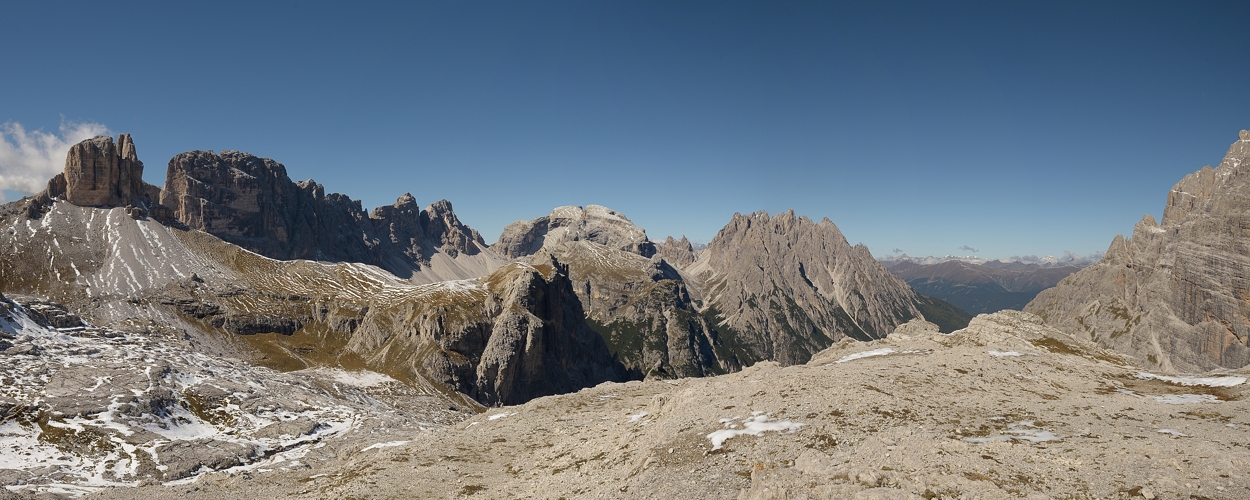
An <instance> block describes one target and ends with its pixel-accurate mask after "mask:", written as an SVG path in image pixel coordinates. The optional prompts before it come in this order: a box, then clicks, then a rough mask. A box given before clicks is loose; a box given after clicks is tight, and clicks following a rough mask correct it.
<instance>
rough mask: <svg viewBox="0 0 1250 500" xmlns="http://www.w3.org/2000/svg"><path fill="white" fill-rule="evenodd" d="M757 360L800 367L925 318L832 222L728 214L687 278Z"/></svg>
mask: <svg viewBox="0 0 1250 500" xmlns="http://www.w3.org/2000/svg"><path fill="white" fill-rule="evenodd" d="M686 271H687V272H688V273H690V274H693V275H696V276H698V277H699V279H700V280H701V281H702V282H703V286H702V288H703V290H704V294H705V296H706V297H705V298H706V300H707V302H708V307H711V308H713V309H714V310H715V312H716V313H717V314H718V315H719V316H720V317H722V318H723V319H724V326H726V327H728V328H731V329H733V330H735V331H736V332H737V334H738V335H737V337H738V341H739V342H741V343H742V344H744V345H746V346H747V349H748V350H749V351H750V352H754V353H757V356H759V358H760V359H771V360H776V361H779V362H781V363H783V364H795V363H802V362H806V361H807V360H808V358H810V357H811V355H812V353H815V352H817V351H819V350H821V349H824V348H826V347H828V346H829V345H830V344H832V343H833V342H835V341H837V340H839V339H841V338H843V337H847V336H849V337H854V338H857V339H861V340H869V339H874V338H883V337H885V336H886V335H887V334H889V333H890V331H892V330H893V329H894V327H896V326H898V325H900V324H902V323H904V322H906V321H907V320H910V319H912V318H915V317H920V316H921V311H920V309H919V307H918V306H919V304H920V300H919V299H918V297H917V296H916V293H915V292H914V291H912V289H911V287H909V286H907V284H906V283H904V282H903V281H902V280H901V279H899V278H897V277H895V276H893V275H891V274H890V273H889V271H888V270H887V269H886V268H885V266H883V265H882V264H881V263H880V262H877V260H876V259H873V257H872V255H871V254H870V253H869V252H868V248H867V247H865V246H863V245H857V246H854V247H852V246H851V245H850V244H848V243H847V242H846V238H845V237H843V236H842V233H841V231H839V230H838V228H837V226H835V225H834V224H833V222H830V221H829V220H828V219H825V220H822V221H821V222H820V223H814V222H812V221H811V220H810V219H808V218H807V217H796V216H795V215H794V212H793V211H790V212H785V213H781V214H777V215H776V216H773V217H769V215H768V214H767V213H765V212H757V213H754V214H750V215H746V216H743V215H739V214H734V217H733V220H731V221H730V222H729V224H727V225H726V226H725V227H724V228H723V229H721V231H720V232H719V233H717V235H716V237H715V238H713V239H712V241H711V242H710V243H708V246H707V249H706V250H704V251H703V253H702V254H701V255H700V256H699V261H698V262H696V263H695V264H694V265H692V266H690V267H689V268H687V269H686Z"/></svg>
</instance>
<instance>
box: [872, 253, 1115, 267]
mask: <svg viewBox="0 0 1250 500" xmlns="http://www.w3.org/2000/svg"><path fill="white" fill-rule="evenodd" d="M1102 256H1103V252H1094V253H1092V254H1089V255H1079V254H1075V253H1072V252H1064V254H1063V256H1061V257H1055V256H1053V255H1046V256H1044V257H1038V256H1036V255H1025V256H1023V257H1021V256H1013V257H1009V258H1007V259H990V258H985V257H978V256H976V255H943V256H941V257H935V256H932V255H929V256H925V257H912V256H910V255H907V254H906V253H903V254H900V255H886V256H883V257H878V258H877V260H879V261H881V263H882V264H885V265H886V267H890V266H894V265H896V264H900V263H903V262H911V263H913V264H919V265H922V266H928V265H933V264H941V263H943V262H949V261H960V262H967V263H969V264H984V265H987V266H990V267H993V268H996V269H1009V268H1013V267H1018V266H1037V267H1063V266H1076V267H1084V266H1088V265H1090V264H1093V263H1095V262H1098V261H1099V260H1100V259H1102Z"/></svg>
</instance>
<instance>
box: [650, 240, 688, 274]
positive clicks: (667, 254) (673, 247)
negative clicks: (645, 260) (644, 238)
mask: <svg viewBox="0 0 1250 500" xmlns="http://www.w3.org/2000/svg"><path fill="white" fill-rule="evenodd" d="M656 255H659V256H660V257H663V258H664V260H666V261H668V262H669V263H671V264H673V265H675V266H677V267H686V266H688V265H690V264H693V263H694V260H695V252H694V245H692V244H690V240H688V239H686V235H682V236H681V240H675V239H673V237H672V236H669V237H668V238H665V239H664V242H663V243H661V244H659V245H656Z"/></svg>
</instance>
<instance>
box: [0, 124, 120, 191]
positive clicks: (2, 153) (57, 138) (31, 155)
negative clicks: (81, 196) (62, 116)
mask: <svg viewBox="0 0 1250 500" xmlns="http://www.w3.org/2000/svg"><path fill="white" fill-rule="evenodd" d="M97 135H111V133H110V132H109V129H108V127H105V126H104V125H102V124H99V123H78V122H61V126H60V128H59V130H58V131H57V133H51V132H44V131H43V130H31V131H27V130H26V127H23V126H22V124H20V123H16V122H5V123H4V124H0V202H4V201H5V199H4V191H5V190H10V191H16V192H18V193H21V194H23V195H28V194H34V193H37V192H39V191H43V189H44V188H45V187H47V185H48V179H51V178H52V177H53V176H55V175H56V174H59V173H61V172H62V171H64V170H65V155H66V154H67V153H69V148H70V146H73V145H74V144H77V143H79V142H81V141H82V140H84V139H90V138H92V137H95V136H97Z"/></svg>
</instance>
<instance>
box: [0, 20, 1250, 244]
mask: <svg viewBox="0 0 1250 500" xmlns="http://www.w3.org/2000/svg"><path fill="white" fill-rule="evenodd" d="M255 4H263V5H255ZM363 4H364V5H357V3H352V4H348V3H343V4H326V5H320V4H316V3H314V2H303V1H300V2H244V3H237V4H232V3H229V2H201V3H199V4H198V5H192V4H191V3H189V2H156V3H150V4H135V3H130V2H107V3H100V2H90V3H86V2H83V3H73V2H4V3H0V46H2V47H4V50H3V51H0V68H3V70H4V71H3V76H2V77H0V92H3V95H4V96H5V97H4V99H3V101H0V102H2V103H3V105H0V122H10V123H11V124H13V123H16V124H21V125H22V126H24V127H25V128H26V129H28V130H33V129H42V130H44V131H46V132H55V131H56V130H57V128H58V126H59V125H60V124H61V123H62V121H63V120H64V121H71V122H88V123H97V124H102V125H104V126H106V127H108V129H109V130H111V131H112V132H113V133H118V132H128V133H131V134H133V135H134V137H135V141H136V144H137V146H138V151H139V155H140V158H141V159H142V160H143V161H144V163H145V164H146V165H147V171H146V173H145V178H146V180H147V181H148V182H151V183H154V184H163V182H164V172H165V165H166V163H167V162H168V160H169V158H170V157H171V156H173V155H174V154H176V153H179V152H182V151H186V150H191V149H212V150H223V149H238V150H243V151H249V152H251V153H253V154H256V155H260V156H267V157H271V158H274V159H276V160H278V161H280V162H282V163H284V164H285V165H286V166H287V170H288V172H289V173H290V174H291V177H292V178H294V179H296V180H301V179H306V178H313V179H316V180H317V181H318V182H321V183H322V184H324V185H325V186H326V189H327V191H336V192H342V193H346V194H348V195H350V196H352V197H353V198H359V199H361V200H363V202H364V205H365V206H366V207H373V206H377V205H381V204H389V203H392V202H393V201H394V199H395V198H396V197H398V196H399V195H400V194H402V193H404V192H411V193H412V194H413V195H414V196H416V197H417V199H418V201H419V202H420V203H422V204H428V203H430V202H433V201H435V200H438V199H440V198H446V199H449V200H451V201H452V202H453V204H454V206H455V208H456V212H457V213H458V214H459V215H460V217H461V220H463V221H465V222H466V223H467V224H469V225H470V226H472V227H474V228H476V229H478V230H480V231H481V232H482V234H483V236H484V237H485V238H486V239H487V241H488V242H493V241H494V240H495V238H496V237H497V236H498V234H499V232H500V231H501V230H502V228H503V226H504V225H506V224H507V223H508V222H510V221H513V220H517V219H529V218H533V217H537V216H539V215H544V214H546V213H548V212H549V211H550V210H551V208H553V207H555V206H558V205H570V204H575V205H585V204H592V203H593V204H600V205H606V206H609V207H612V208H614V209H616V210H619V211H621V212H623V213H625V214H626V215H628V216H629V217H630V218H631V219H632V220H634V222H636V223H638V224H639V225H640V226H642V227H644V228H646V229H647V232H648V234H649V235H651V236H652V238H657V239H658V238H662V237H664V236H666V235H669V234H672V235H681V234H686V235H689V236H690V237H691V238H692V239H695V240H701V241H707V240H710V239H711V238H712V236H714V235H715V234H716V231H718V230H719V229H720V228H721V227H722V226H723V225H724V224H725V223H726V222H727V221H728V220H729V218H730V217H731V216H732V214H733V213H734V212H742V213H747V212H752V211H756V210H767V211H769V212H778V211H783V210H786V209H789V208H793V209H794V210H795V211H796V212H798V213H799V214H803V215H807V216H809V217H811V218H813V219H816V220H819V219H820V218H821V217H829V218H830V219H832V220H833V221H834V222H836V223H837V224H838V226H839V227H841V228H842V231H843V232H844V233H845V234H846V236H847V238H848V239H849V240H850V242H851V243H857V242H862V243H865V244H867V245H868V246H869V247H870V249H871V250H872V251H873V253H874V255H878V256H881V255H888V254H890V253H891V252H892V251H893V249H896V248H897V249H901V250H903V251H906V252H907V253H909V254H912V255H927V254H934V255H943V254H961V253H967V252H964V251H961V250H960V249H959V248H960V247H961V246H964V245H968V246H971V247H973V248H976V249H978V250H979V251H980V252H979V253H978V255H981V256H988V257H1006V256H1010V255H1025V254H1036V255H1044V254H1056V255H1058V254H1061V253H1062V252H1063V251H1065V250H1070V251H1074V252H1077V253H1081V254H1087V253H1091V252H1094V251H1100V250H1105V249H1106V247H1107V245H1108V244H1109V243H1110V242H1111V239H1112V238H1113V237H1114V236H1115V234H1116V233H1128V232H1130V231H1131V230H1132V227H1133V224H1134V223H1136V222H1137V220H1139V219H1140V218H1141V216H1142V215H1143V214H1145V213H1152V214H1155V215H1156V216H1158V215H1159V214H1160V212H1161V211H1162V207H1163V204H1164V202H1165V200H1166V195H1167V191H1168V189H1169V187H1170V186H1171V185H1172V184H1174V183H1175V182H1176V181H1178V180H1179V179H1180V178H1181V177H1182V176H1184V175H1185V174H1187V173H1189V172H1192V171H1194V170H1196V169H1198V168H1200V167H1202V166H1203V165H1205V164H1208V163H1210V164H1215V163H1217V162H1218V161H1219V160H1220V158H1221V157H1222V156H1223V154H1224V152H1225V151H1226V150H1227V148H1228V145H1229V144H1231V143H1232V142H1233V141H1234V140H1236V138H1237V132H1238V130H1240V129H1243V128H1250V64H1248V63H1247V57H1250V56H1248V53H1247V50H1250V31H1247V29H1246V20H1247V19H1250V3H1246V2H1158V3H1156V2H1140V1H1134V2H1121V3H1116V2H1074V3H1070V4H1060V3H1057V2H1036V3H1026V2H997V1H996V2H977V3H960V2H915V3H891V2H865V3H864V4H859V5H856V4H848V5H842V4H833V3H831V2H812V3H808V2H804V3H783V2H757V3H728V2H709V3H693V2H670V1H663V2H606V1H603V2H601V1H590V2H586V1H576V2H561V3H552V2H540V1H524V2H513V1H508V2H497V3H478V2H438V3H430V4H418V3H416V2H395V3H374V2H365V3H363ZM11 197H12V192H10V198H11Z"/></svg>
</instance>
